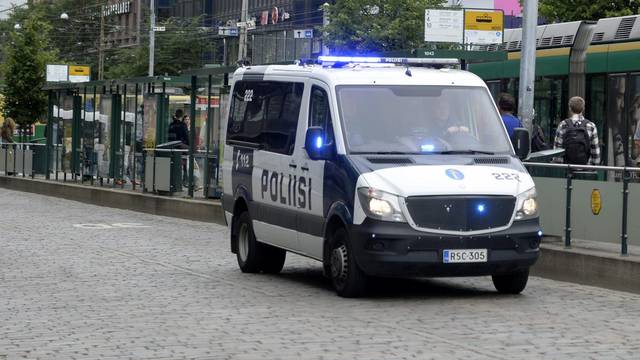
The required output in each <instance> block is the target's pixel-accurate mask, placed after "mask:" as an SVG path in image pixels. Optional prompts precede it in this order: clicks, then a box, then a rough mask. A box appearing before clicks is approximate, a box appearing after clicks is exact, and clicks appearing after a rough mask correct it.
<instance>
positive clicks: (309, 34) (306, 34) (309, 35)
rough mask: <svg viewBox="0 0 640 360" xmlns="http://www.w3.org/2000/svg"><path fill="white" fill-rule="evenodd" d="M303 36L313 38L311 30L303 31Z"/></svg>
mask: <svg viewBox="0 0 640 360" xmlns="http://www.w3.org/2000/svg"><path fill="white" fill-rule="evenodd" d="M304 37H306V38H307V39H311V38H313V30H307V31H305V32H304Z"/></svg>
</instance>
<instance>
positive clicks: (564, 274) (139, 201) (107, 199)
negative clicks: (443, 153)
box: [0, 176, 640, 293]
mask: <svg viewBox="0 0 640 360" xmlns="http://www.w3.org/2000/svg"><path fill="white" fill-rule="evenodd" d="M0 187H3V188H7V189H11V190H17V191H23V192H31V193H37V194H42V195H48V196H55V197H60V198H64V199H68V200H75V201H80V202H84V203H89V204H94V205H99V206H106V207H113V208H118V209H127V210H133V211H140V212H145V213H150V214H155V215H162V216H171V217H177V218H182V219H189V220H197V221H204V222H212V223H217V224H222V225H224V224H225V222H224V212H223V210H222V205H221V203H220V202H219V201H214V200H204V199H203V200H194V199H185V198H181V197H180V196H174V197H168V196H158V195H152V194H143V193H140V192H134V191H131V190H122V189H119V188H118V187H116V188H110V187H99V186H90V185H89V184H87V185H81V184H76V183H73V182H61V181H53V180H49V181H47V180H40V179H30V178H22V177H6V176H0ZM629 253H630V255H629V256H621V255H620V244H614V243H599V242H594V241H585V240H578V239H575V240H573V241H572V248H570V249H566V248H565V247H564V242H563V241H562V239H560V238H555V237H545V238H544V240H543V242H542V245H541V255H540V259H539V260H538V262H537V263H536V265H535V266H534V267H533V268H532V271H531V274H532V275H534V276H540V277H545V278H549V279H554V280H560V281H567V282H573V283H579V284H584V285H593V286H598V287H603V288H608V289H614V290H622V291H628V292H635V293H640V247H639V246H629Z"/></svg>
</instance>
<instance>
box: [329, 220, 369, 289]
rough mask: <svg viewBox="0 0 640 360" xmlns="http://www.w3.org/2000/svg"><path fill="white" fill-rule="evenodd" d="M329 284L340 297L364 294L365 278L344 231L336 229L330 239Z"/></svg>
mask: <svg viewBox="0 0 640 360" xmlns="http://www.w3.org/2000/svg"><path fill="white" fill-rule="evenodd" d="M331 240H332V241H331V255H330V256H331V257H330V259H329V263H330V269H331V273H330V276H331V282H332V283H333V287H334V289H335V290H336V293H338V295H339V296H342V297H347V298H350V297H359V296H361V295H363V294H364V291H365V288H366V280H367V276H366V275H365V274H364V273H363V272H362V270H361V269H360V267H358V264H357V263H356V259H355V258H354V256H353V248H352V246H351V242H350V241H349V235H348V233H347V232H346V230H345V229H338V230H337V231H336V232H335V233H333V237H332V239H331Z"/></svg>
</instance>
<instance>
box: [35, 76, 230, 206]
mask: <svg viewBox="0 0 640 360" xmlns="http://www.w3.org/2000/svg"><path fill="white" fill-rule="evenodd" d="M234 70H235V67H211V68H204V69H199V70H193V71H189V72H186V73H184V74H183V75H181V76H178V77H168V76H155V77H139V78H130V79H117V80H104V81H92V82H85V83H50V84H47V85H46V86H45V88H44V90H46V91H47V92H48V99H49V102H48V114H47V124H46V129H45V138H46V144H45V145H44V146H42V147H43V148H44V151H40V152H39V153H38V154H36V156H35V157H34V160H33V162H34V164H36V165H37V164H41V165H40V167H39V168H38V170H36V171H34V173H35V174H40V175H44V177H45V178H46V179H52V178H53V179H55V180H62V181H74V182H80V183H89V184H91V185H97V186H109V187H120V188H127V189H130V190H139V191H143V192H154V193H158V194H175V193H182V192H183V191H185V192H186V193H187V195H188V196H189V197H200V196H201V197H204V198H211V197H218V196H219V190H218V189H219V186H218V182H219V175H218V165H219V156H218V154H219V149H220V146H219V139H220V121H221V118H223V114H222V109H224V108H225V104H226V102H227V99H228V78H229V73H231V72H233V71H234ZM177 110H182V112H183V113H184V114H185V115H188V116H189V118H190V123H189V124H187V125H188V129H189V144H188V146H176V144H175V143H174V144H171V143H168V140H169V138H168V135H169V133H168V130H169V125H170V123H171V121H172V118H173V115H174V114H175V112H176V111H177ZM36 165H34V169H35V168H36V167H37V166H36ZM176 172H177V173H176Z"/></svg>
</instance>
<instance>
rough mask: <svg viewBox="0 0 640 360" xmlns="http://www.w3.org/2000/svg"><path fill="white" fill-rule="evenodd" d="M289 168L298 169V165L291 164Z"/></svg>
mask: <svg viewBox="0 0 640 360" xmlns="http://www.w3.org/2000/svg"><path fill="white" fill-rule="evenodd" d="M289 167H290V168H292V169H297V168H298V165H296V163H290V164H289Z"/></svg>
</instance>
